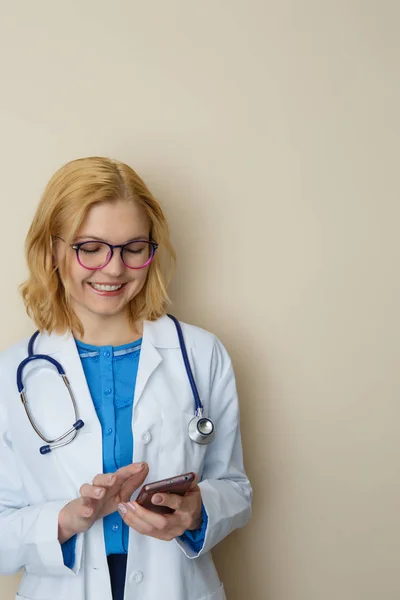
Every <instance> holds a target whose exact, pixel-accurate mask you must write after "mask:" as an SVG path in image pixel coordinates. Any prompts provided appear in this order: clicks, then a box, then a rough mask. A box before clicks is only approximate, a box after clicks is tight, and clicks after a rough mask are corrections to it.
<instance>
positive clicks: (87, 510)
mask: <svg viewBox="0 0 400 600" xmlns="http://www.w3.org/2000/svg"><path fill="white" fill-rule="evenodd" d="M86 514H87V516H88V517H90V515H91V514H92V509H91V508H87V509H86Z"/></svg>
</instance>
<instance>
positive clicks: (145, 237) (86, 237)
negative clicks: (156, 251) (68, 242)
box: [74, 235, 149, 244]
mask: <svg viewBox="0 0 400 600" xmlns="http://www.w3.org/2000/svg"><path fill="white" fill-rule="evenodd" d="M79 240H87V241H90V240H96V242H106V243H108V242H107V241H106V240H105V239H104V238H99V237H97V236H95V235H78V236H77V237H75V238H74V241H75V242H78V241H79ZM139 241H146V242H147V241H149V235H138V236H137V237H134V238H129V240H128V241H127V242H125V243H126V244H129V242H139Z"/></svg>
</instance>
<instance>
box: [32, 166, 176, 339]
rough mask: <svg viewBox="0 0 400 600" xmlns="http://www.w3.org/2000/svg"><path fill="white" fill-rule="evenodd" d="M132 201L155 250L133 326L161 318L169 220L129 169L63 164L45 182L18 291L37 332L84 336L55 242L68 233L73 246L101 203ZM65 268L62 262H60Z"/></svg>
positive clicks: (133, 309) (169, 256) (169, 260)
mask: <svg viewBox="0 0 400 600" xmlns="http://www.w3.org/2000/svg"><path fill="white" fill-rule="evenodd" d="M118 199H126V200H134V201H135V202H136V203H137V204H138V205H140V206H142V207H143V209H144V210H145V212H146V214H147V217H148V219H149V222H150V236H151V239H152V240H154V241H155V242H157V243H158V244H159V249H158V250H157V252H156V254H155V257H154V259H153V261H152V263H151V264H150V266H149V271H148V275H147V279H146V283H145V285H144V287H143V289H142V290H141V291H140V292H139V293H138V294H137V296H135V297H134V298H133V299H132V300H131V302H130V315H131V318H132V322H134V321H136V320H141V319H146V320H149V321H154V320H156V319H158V318H159V317H160V316H162V315H163V314H165V312H166V306H167V304H168V302H169V299H168V294H167V284H168V283H169V279H170V276H171V272H172V267H173V266H174V263H175V252H174V249H173V246H172V244H171V241H170V237H169V230H168V224H167V220H166V218H165V216H164V213H163V211H162V209H161V206H160V204H159V203H158V201H157V200H156V199H155V198H154V196H153V195H152V194H151V192H150V191H149V189H148V188H147V186H146V185H145V183H144V182H143V181H142V179H141V178H140V177H139V176H138V175H137V173H135V171H134V170H133V169H131V168H130V167H128V166H127V165H125V164H123V163H121V162H118V161H115V160H110V159H108V158H101V157H90V158H81V159H78V160H74V161H72V162H69V163H67V164H66V165H64V166H63V167H61V169H59V170H58V171H57V172H56V173H55V175H53V177H52V178H51V180H50V181H49V183H48V185H47V187H46V189H45V191H44V194H43V196H42V199H41V201H40V203H39V206H38V208H37V210H36V214H35V216H34V218H33V221H32V224H31V226H30V228H29V231H28V235H27V237H26V241H25V252H26V260H27V263H28V268H29V278H28V279H27V281H25V282H24V283H23V284H22V285H21V288H20V290H21V294H22V298H23V301H24V304H25V308H26V311H27V313H28V315H29V316H30V317H31V318H32V319H33V321H34V322H35V324H36V326H37V327H38V329H39V330H40V331H48V332H49V333H51V332H52V331H53V330H55V331H57V332H59V333H60V332H61V333H64V332H65V331H67V330H71V331H74V332H77V333H79V334H80V335H82V334H83V326H82V323H81V322H80V320H79V319H78V317H77V316H76V314H75V313H74V311H73V310H72V307H71V304H70V301H69V296H68V290H67V289H66V287H65V284H64V283H63V281H62V275H63V270H62V265H61V266H60V273H59V272H58V269H57V268H56V267H55V266H54V259H53V239H54V237H55V236H61V235H62V232H63V233H64V236H65V231H66V230H67V231H68V234H67V236H66V238H65V237H64V239H65V241H66V242H67V243H71V242H72V240H73V238H74V236H75V235H76V233H77V231H78V229H79V227H80V226H81V224H82V222H83V221H84V219H85V217H86V215H87V213H88V211H89V209H90V208H91V206H93V205H94V204H97V203H99V202H107V201H115V200H118ZM64 267H65V259H64Z"/></svg>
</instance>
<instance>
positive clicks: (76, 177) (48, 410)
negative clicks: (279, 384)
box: [0, 158, 251, 600]
mask: <svg viewBox="0 0 400 600" xmlns="http://www.w3.org/2000/svg"><path fill="white" fill-rule="evenodd" d="M26 254H27V262H28V267H29V278H28V280H27V281H26V283H25V284H24V285H23V286H22V296H23V299H24V302H25V306H26V309H27V311H28V314H29V315H30V316H31V317H32V319H33V321H34V322H35V325H36V327H37V329H38V330H39V331H40V333H39V334H38V335H37V336H36V337H33V338H31V342H30V345H29V351H28V342H27V340H25V341H23V342H21V343H19V344H17V345H15V346H13V347H12V348H9V349H8V350H6V351H5V352H3V353H2V355H1V357H0V376H1V382H2V395H1V398H0V572H1V573H5V574H8V573H15V572H17V571H19V570H20V569H23V570H24V574H23V578H22V583H21V586H20V590H19V594H18V597H19V598H25V599H30V600H55V599H57V600H70V599H71V598H73V599H74V600H102V599H104V600H110V599H111V598H113V600H122V599H123V598H126V599H130V598H132V599H134V598H141V600H155V598H158V597H161V596H162V598H163V599H164V600H200V599H201V600H211V599H212V600H220V599H223V598H225V595H224V591H223V586H222V584H221V583H220V581H219V579H218V575H217V573H216V570H215V567H214V565H213V562H212V558H211V553H210V550H211V549H212V548H213V546H215V544H217V543H218V542H220V541H221V540H222V539H223V538H225V537H226V536H227V535H228V534H229V533H230V532H231V531H232V530H233V529H235V528H237V527H242V526H243V525H244V524H245V523H246V522H247V520H248V519H249V516H250V503H251V487H250V484H249V481H248V479H247V477H246V474H245V472H244V468H243V460H242V448H241V440H240V432H239V412H238V401H237V393H236V387H235V379H234V374H233V370H232V365H231V361H230V359H229V356H228V354H227V352H226V350H225V349H224V347H223V345H222V344H221V342H220V341H219V340H218V339H216V338H215V337H214V336H213V335H211V334H210V333H207V332H205V331H203V330H201V329H199V328H197V327H193V326H191V325H186V324H183V325H182V330H183V337H184V342H185V344H186V347H187V353H188V356H189V361H190V364H191V368H192V370H193V375H194V379H195V382H196V384H197V388H198V391H199V394H200V398H201V399H202V402H203V405H204V411H205V416H207V417H209V418H210V419H211V420H212V422H213V423H214V425H215V429H216V436H215V439H214V440H213V441H211V443H209V444H199V443H196V442H195V441H193V440H192V439H191V437H189V435H188V423H189V422H190V421H191V420H192V419H193V417H194V412H195V404H194V399H193V393H192V389H191V386H190V385H189V381H188V376H187V373H186V371H185V364H184V361H183V358H182V354H181V349H180V348H181V345H182V344H180V341H179V338H178V332H177V329H176V326H175V324H174V322H173V320H171V319H170V318H169V317H168V316H167V315H166V306H167V292H166V284H167V276H168V270H169V268H170V265H171V262H173V259H174V251H173V248H172V246H171V243H170V240H169V234H168V226H167V222H166V220H165V217H164V214H163V212H162V210H161V207H160V205H159V204H158V202H157V201H156V200H155V199H154V197H153V196H152V195H151V193H150V191H149V190H148V189H147V187H146V186H145V184H144V183H143V181H142V180H141V179H140V178H139V177H138V175H137V174H136V173H135V172H134V171H133V170H132V169H131V168H129V167H128V166H126V165H124V164H122V163H119V162H117V161H112V160H109V159H105V158H86V159H80V160H76V161H73V162H71V163H69V164H67V165H65V166H64V167H63V168H61V169H60V170H59V171H58V172H57V173H56V174H55V175H54V176H53V178H52V179H51V181H50V182H49V184H48V186H47V188H46V190H45V192H44V195H43V198H42V200H41V203H40V204H39V207H38V209H37V212H36V215H35V217H34V219H33V222H32V225H31V227H30V230H29V233H28V236H27V240H26ZM28 354H29V355H35V356H37V355H42V356H43V355H44V356H45V357H49V358H47V359H46V358H42V359H38V358H36V359H35V360H31V359H29V360H27V361H25V363H24V365H23V369H21V368H20V369H19V365H20V364H21V362H22V361H24V360H25V359H26V358H27V356H28ZM60 365H61V366H60ZM59 367H60V372H61V373H62V371H61V369H63V370H64V372H65V374H66V377H67V378H68V379H67V380H65V383H66V386H64V385H63V380H62V379H61V378H60V377H59V371H58V370H57V369H58V368H59ZM16 380H17V383H18V385H16ZM20 392H22V394H21V398H22V399H23V402H21V399H20ZM69 392H71V394H72V397H73V398H74V399H75V401H76V412H75V411H74V405H73V402H72V401H71V396H70V393H69ZM25 401H26V406H25V405H24V402H25ZM26 408H27V410H26ZM28 413H29V414H28ZM29 415H30V416H31V420H32V423H31V421H30V419H29V418H28V417H29ZM73 423H75V426H76V429H72V432H71V431H70V432H69V434H68V435H65V436H64V437H62V439H61V440H60V441H59V442H58V443H55V444H48V443H47V442H46V443H43V439H46V440H47V441H49V440H56V439H57V438H61V436H63V435H64V434H65V432H67V431H69V430H70V428H71V425H72V424H73ZM32 425H34V426H36V428H37V431H35V429H34V427H33V426H32ZM40 436H42V437H40ZM40 449H41V451H39V450H40ZM187 472H195V473H196V474H197V477H198V481H197V480H195V481H194V483H193V484H192V486H191V488H190V489H189V490H188V491H187V493H186V494H185V495H184V496H183V497H182V496H180V495H177V494H156V495H155V496H153V498H152V503H153V504H154V508H156V507H157V504H159V505H163V506H164V507H169V508H170V509H172V511H171V512H170V513H169V514H160V513H159V512H155V511H154V510H150V509H149V508H144V507H143V506H141V505H139V504H138V503H136V502H135V501H134V500H133V499H132V497H134V498H136V496H137V494H136V491H137V490H139V488H140V487H141V486H142V484H143V483H144V482H145V480H147V482H154V481H158V480H161V479H165V478H169V477H172V476H175V475H179V474H183V473H187ZM130 500H132V501H130Z"/></svg>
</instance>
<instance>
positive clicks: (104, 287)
mask: <svg viewBox="0 0 400 600" xmlns="http://www.w3.org/2000/svg"><path fill="white" fill-rule="evenodd" d="M89 285H90V286H92V288H94V289H95V290H97V291H98V292H117V291H118V290H120V289H121V288H122V286H124V285H126V284H125V283H120V284H118V285H108V284H105V283H92V282H89Z"/></svg>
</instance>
